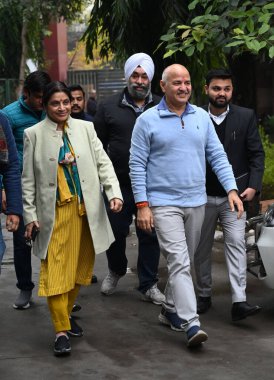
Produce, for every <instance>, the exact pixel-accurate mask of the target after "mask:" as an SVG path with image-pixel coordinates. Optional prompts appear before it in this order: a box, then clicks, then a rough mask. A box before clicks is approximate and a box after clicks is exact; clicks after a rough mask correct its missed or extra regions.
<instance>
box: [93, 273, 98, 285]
mask: <svg viewBox="0 0 274 380" xmlns="http://www.w3.org/2000/svg"><path fill="white" fill-rule="evenodd" d="M97 282H98V279H97V276H96V274H93V275H92V277H91V283H92V284H97Z"/></svg>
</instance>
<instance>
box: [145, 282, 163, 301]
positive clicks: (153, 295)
mask: <svg viewBox="0 0 274 380" xmlns="http://www.w3.org/2000/svg"><path fill="white" fill-rule="evenodd" d="M143 300H144V301H150V302H153V303H154V304H155V305H162V303H163V302H165V300H166V297H165V295H164V294H163V293H162V292H161V291H160V290H159V289H158V287H157V284H154V285H153V286H152V287H151V288H149V289H148V290H147V291H146V292H145V294H144V296H143Z"/></svg>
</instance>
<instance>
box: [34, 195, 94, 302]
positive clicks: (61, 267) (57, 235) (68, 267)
mask: <svg viewBox="0 0 274 380" xmlns="http://www.w3.org/2000/svg"><path fill="white" fill-rule="evenodd" d="M94 259H95V253H94V248H93V242H92V238H91V234H90V229H89V225H88V221H87V217H86V215H83V216H79V205H78V202H77V199H76V197H75V198H73V200H72V202H69V203H67V204H65V205H63V206H57V205H56V214H55V223H54V228H53V232H52V236H51V239H50V244H49V246H48V254H47V257H46V259H45V260H41V269H40V282H39V291H38V295H39V296H46V297H48V296H52V295H57V294H63V293H66V292H69V291H70V290H71V289H73V288H74V287H75V284H79V285H89V284H90V283H91V276H92V272H93V267H94Z"/></svg>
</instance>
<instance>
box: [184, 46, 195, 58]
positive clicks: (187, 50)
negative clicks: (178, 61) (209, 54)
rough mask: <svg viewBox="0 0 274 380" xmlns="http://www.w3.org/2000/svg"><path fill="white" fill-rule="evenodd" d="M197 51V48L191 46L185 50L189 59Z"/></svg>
mask: <svg viewBox="0 0 274 380" xmlns="http://www.w3.org/2000/svg"><path fill="white" fill-rule="evenodd" d="M194 51H195V46H190V47H188V48H187V49H186V50H185V53H186V55H187V56H188V57H191V56H192V55H193V53H194Z"/></svg>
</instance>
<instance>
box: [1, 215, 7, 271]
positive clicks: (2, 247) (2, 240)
mask: <svg viewBox="0 0 274 380" xmlns="http://www.w3.org/2000/svg"><path fill="white" fill-rule="evenodd" d="M5 250H6V244H5V241H4V238H3V233H2V226H1V221H0V273H1V263H2V260H3V256H4V253H5Z"/></svg>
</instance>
